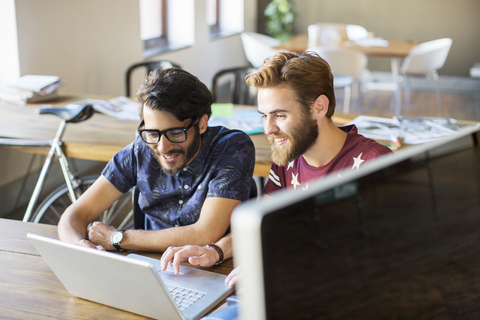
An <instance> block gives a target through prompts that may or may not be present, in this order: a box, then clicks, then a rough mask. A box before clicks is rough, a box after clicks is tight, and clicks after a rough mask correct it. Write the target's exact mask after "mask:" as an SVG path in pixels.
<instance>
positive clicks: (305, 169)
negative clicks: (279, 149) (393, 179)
mask: <svg viewBox="0 0 480 320" xmlns="http://www.w3.org/2000/svg"><path fill="white" fill-rule="evenodd" d="M340 129H342V130H343V131H345V132H347V133H348V135H347V140H346V141H345V144H344V145H343V147H342V150H340V152H339V153H338V154H337V155H336V156H335V158H333V159H332V161H330V162H329V163H327V164H326V165H324V166H322V167H312V166H310V165H309V164H308V163H307V162H306V161H305V158H303V156H300V157H299V158H298V159H295V160H293V161H292V162H290V163H289V164H288V165H287V166H285V167H280V166H277V165H276V164H272V167H271V169H270V174H269V176H268V181H267V184H266V185H265V188H264V189H263V192H264V193H265V194H268V193H271V192H273V191H277V190H280V189H285V188H294V189H297V188H302V189H304V190H306V189H308V181H310V180H313V179H319V178H321V177H323V176H325V175H326V174H328V173H332V172H336V171H340V170H343V169H345V168H350V169H351V170H358V169H359V168H360V167H361V166H362V164H364V163H365V162H366V161H369V160H372V159H375V158H378V157H380V156H382V155H384V154H388V153H391V152H392V151H391V150H390V149H389V148H388V147H386V146H384V145H381V144H379V143H378V142H376V141H375V140H372V139H369V138H365V137H364V136H362V135H360V134H358V131H357V127H356V126H355V125H350V126H344V127H340Z"/></svg>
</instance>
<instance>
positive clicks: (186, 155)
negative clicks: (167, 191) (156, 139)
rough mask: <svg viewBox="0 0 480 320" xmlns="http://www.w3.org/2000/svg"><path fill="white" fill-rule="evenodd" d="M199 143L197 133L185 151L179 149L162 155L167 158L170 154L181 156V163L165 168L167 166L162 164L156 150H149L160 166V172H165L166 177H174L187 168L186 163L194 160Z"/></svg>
mask: <svg viewBox="0 0 480 320" xmlns="http://www.w3.org/2000/svg"><path fill="white" fill-rule="evenodd" d="M201 142H202V139H201V137H200V134H198V133H197V134H195V137H194V138H193V141H192V144H191V145H190V146H189V147H188V148H187V150H186V151H185V150H183V149H181V148H179V149H173V150H170V151H169V152H167V153H165V154H163V155H167V156H168V155H171V154H178V155H182V156H183V161H182V162H181V163H179V164H172V165H171V166H167V165H164V164H162V161H161V155H160V153H159V152H158V150H156V149H151V150H152V153H153V156H154V157H155V159H156V160H157V162H158V164H160V167H161V169H162V171H163V172H165V173H166V174H168V175H171V176H174V175H176V174H177V173H178V172H180V170H182V169H183V168H185V167H186V166H187V163H189V162H190V161H191V160H192V159H193V158H195V156H196V155H197V152H198V150H199V148H200V144H201Z"/></svg>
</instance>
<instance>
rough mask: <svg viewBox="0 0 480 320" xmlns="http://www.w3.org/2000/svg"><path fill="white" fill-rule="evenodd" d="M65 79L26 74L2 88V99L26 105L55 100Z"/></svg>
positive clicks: (0, 93)
mask: <svg viewBox="0 0 480 320" xmlns="http://www.w3.org/2000/svg"><path fill="white" fill-rule="evenodd" d="M64 84H65V81H63V80H62V79H60V78H59V77H57V76H41V75H26V76H23V77H20V79H18V80H17V81H15V82H14V83H11V84H9V85H7V86H5V87H4V88H2V89H1V90H0V100H3V101H7V102H11V103H15V104H18V105H22V106H23V105H25V104H26V103H31V102H43V101H49V100H53V99H55V98H56V97H57V96H58V91H57V89H58V88H60V87H61V86H63V85H64Z"/></svg>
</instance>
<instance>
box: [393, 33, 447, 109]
mask: <svg viewBox="0 0 480 320" xmlns="http://www.w3.org/2000/svg"><path fill="white" fill-rule="evenodd" d="M451 46H452V39H450V38H443V39H437V40H432V41H428V42H424V43H421V44H419V45H417V46H415V47H413V48H412V50H411V51H410V53H409V54H408V56H407V57H406V58H405V60H404V61H403V64H402V67H401V69H400V73H401V75H402V77H399V79H398V80H399V81H402V80H403V79H405V81H404V94H405V105H408V104H409V101H410V85H409V83H408V79H407V76H409V75H424V76H426V77H427V79H433V80H434V83H435V96H436V102H437V113H438V115H441V114H442V101H441V96H440V88H439V86H438V73H437V70H438V69H440V68H441V67H443V65H444V64H445V60H446V59H447V56H448V52H449V51H450V47H451Z"/></svg>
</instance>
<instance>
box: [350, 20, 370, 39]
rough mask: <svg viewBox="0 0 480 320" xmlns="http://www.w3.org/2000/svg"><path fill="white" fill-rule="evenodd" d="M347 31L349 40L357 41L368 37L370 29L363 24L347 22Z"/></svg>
mask: <svg viewBox="0 0 480 320" xmlns="http://www.w3.org/2000/svg"><path fill="white" fill-rule="evenodd" d="M345 29H346V31H347V37H348V40H351V41H356V40H359V39H364V38H367V37H368V31H367V29H365V28H364V27H362V26H358V25H356V24H347V26H346V27H345Z"/></svg>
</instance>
